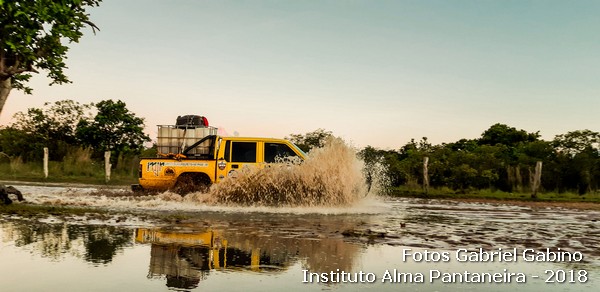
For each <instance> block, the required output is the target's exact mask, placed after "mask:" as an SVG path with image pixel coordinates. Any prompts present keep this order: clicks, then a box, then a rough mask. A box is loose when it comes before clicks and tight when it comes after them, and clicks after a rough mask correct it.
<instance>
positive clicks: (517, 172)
mask: <svg viewBox="0 0 600 292" xmlns="http://www.w3.org/2000/svg"><path fill="white" fill-rule="evenodd" d="M515 178H516V181H517V192H519V193H522V192H523V177H522V176H521V167H520V166H519V165H517V166H515Z"/></svg>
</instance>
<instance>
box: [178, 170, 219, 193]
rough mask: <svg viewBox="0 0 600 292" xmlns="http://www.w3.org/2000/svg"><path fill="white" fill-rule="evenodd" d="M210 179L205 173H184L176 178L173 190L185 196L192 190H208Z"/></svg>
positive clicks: (203, 191)
mask: <svg viewBox="0 0 600 292" xmlns="http://www.w3.org/2000/svg"><path fill="white" fill-rule="evenodd" d="M209 188H210V179H209V178H208V177H206V175H202V174H191V173H184V174H182V175H180V176H179V178H177V182H176V183H175V186H174V187H173V191H174V192H176V193H178V194H180V195H181V196H185V195H187V194H189V193H193V192H202V193H205V192H208V190H209Z"/></svg>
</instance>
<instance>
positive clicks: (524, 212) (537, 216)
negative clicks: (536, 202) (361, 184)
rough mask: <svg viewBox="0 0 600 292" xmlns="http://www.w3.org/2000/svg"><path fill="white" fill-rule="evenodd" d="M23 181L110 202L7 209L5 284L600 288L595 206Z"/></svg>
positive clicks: (2, 245)
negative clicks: (347, 203)
mask: <svg viewBox="0 0 600 292" xmlns="http://www.w3.org/2000/svg"><path fill="white" fill-rule="evenodd" d="M18 188H19V189H20V190H21V191H22V192H23V193H24V195H25V197H26V199H27V200H28V203H29V204H36V205H45V206H47V205H56V206H75V207H77V206H83V207H86V208H99V209H101V210H109V211H110V213H109V214H108V215H106V214H105V215H102V216H99V215H96V214H94V213H88V214H84V215H65V214H47V215H40V216H36V217H35V218H25V217H20V216H17V215H10V214H6V213H0V283H1V284H0V285H2V287H1V291H82V290H85V291H112V290H127V291H167V290H176V291H200V290H217V289H218V290H223V291H274V290H277V291H279V290H284V289H287V290H289V291H298V290H311V291H323V290H336V291H363V290H372V291H397V290H409V291H462V290H473V291H479V290H483V289H485V290H490V291H506V290H509V289H519V290H526V291H527V290H528V291H539V290H544V291H595V290H596V288H597V287H598V283H599V280H598V275H600V223H599V221H600V212H598V211H592V210H576V209H562V208H535V207H523V206H511V205H502V204H487V203H464V202H452V201H440V200H420V199H382V198H366V199H365V200H363V201H361V202H359V203H358V204H356V205H355V206H353V207H339V208H332V207H311V208H292V207H289V208H269V207H231V206H209V205H203V204H200V203H198V202H195V201H193V200H189V199H181V198H180V197H178V196H176V195H173V194H169V193H165V194H161V195H159V196H136V197H134V196H131V194H129V193H128V192H127V191H125V190H118V189H111V190H102V191H98V190H96V189H94V188H86V187H72V188H67V187H58V186H57V187H43V186H18ZM165 214H167V215H169V217H168V218H169V219H168V220H163V219H160V216H159V215H165Z"/></svg>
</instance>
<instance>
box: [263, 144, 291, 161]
mask: <svg viewBox="0 0 600 292" xmlns="http://www.w3.org/2000/svg"><path fill="white" fill-rule="evenodd" d="M294 156H297V155H296V153H295V152H294V150H292V149H291V148H290V147H289V146H288V145H286V144H281V143H265V162H267V163H273V162H276V161H278V159H284V158H285V157H294Z"/></svg>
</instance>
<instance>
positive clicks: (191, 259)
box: [135, 229, 288, 289]
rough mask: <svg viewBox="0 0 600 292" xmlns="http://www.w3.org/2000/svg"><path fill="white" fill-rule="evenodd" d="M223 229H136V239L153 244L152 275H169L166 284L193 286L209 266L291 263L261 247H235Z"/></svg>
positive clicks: (253, 268)
mask: <svg viewBox="0 0 600 292" xmlns="http://www.w3.org/2000/svg"><path fill="white" fill-rule="evenodd" d="M222 234H223V233H222V232H220V231H217V230H211V229H209V230H207V231H205V232H196V233H177V232H165V231H159V230H150V229H137V230H136V234H135V241H136V242H137V243H149V244H151V252H150V267H149V269H150V271H149V274H148V277H149V278H159V279H160V278H163V277H166V279H167V286H169V287H174V288H181V289H192V288H195V287H197V286H198V284H199V283H200V281H201V280H203V279H206V277H207V276H208V275H209V273H210V270H225V269H228V270H242V271H243V270H247V271H267V270H268V271H271V272H273V271H278V270H282V269H285V268H286V267H287V266H288V263H287V262H285V261H280V260H276V259H275V258H274V257H271V256H269V255H268V253H267V252H265V251H261V250H260V248H252V247H248V248H243V247H239V246H238V247H232V246H229V245H228V241H227V240H226V239H225V238H223V236H222Z"/></svg>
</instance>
